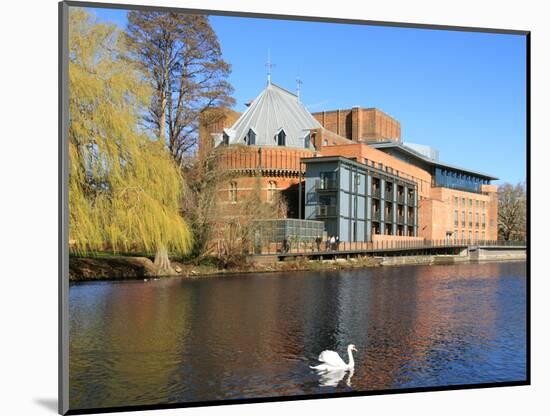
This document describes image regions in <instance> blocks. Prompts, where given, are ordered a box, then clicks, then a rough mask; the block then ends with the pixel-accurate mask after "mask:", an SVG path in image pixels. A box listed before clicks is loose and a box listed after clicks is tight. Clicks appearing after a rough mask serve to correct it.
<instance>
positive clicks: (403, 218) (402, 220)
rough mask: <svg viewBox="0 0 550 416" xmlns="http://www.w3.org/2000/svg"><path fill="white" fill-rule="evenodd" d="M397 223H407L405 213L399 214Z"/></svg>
mask: <svg viewBox="0 0 550 416" xmlns="http://www.w3.org/2000/svg"><path fill="white" fill-rule="evenodd" d="M397 223H398V224H404V223H405V216H404V215H398V216H397Z"/></svg>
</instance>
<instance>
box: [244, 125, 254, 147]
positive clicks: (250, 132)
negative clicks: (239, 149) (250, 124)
mask: <svg viewBox="0 0 550 416" xmlns="http://www.w3.org/2000/svg"><path fill="white" fill-rule="evenodd" d="M244 141H245V143H246V144H247V145H249V146H254V145H255V144H256V133H255V132H254V130H252V129H250V130H248V133H247V134H246V136H245V138H244Z"/></svg>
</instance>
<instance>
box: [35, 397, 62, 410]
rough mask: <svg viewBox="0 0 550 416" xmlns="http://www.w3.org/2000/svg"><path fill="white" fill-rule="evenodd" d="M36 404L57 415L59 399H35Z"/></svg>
mask: <svg viewBox="0 0 550 416" xmlns="http://www.w3.org/2000/svg"><path fill="white" fill-rule="evenodd" d="M34 402H35V403H37V404H39V405H40V406H42V407H44V408H45V409H47V410H50V411H52V412H53V413H57V399H52V398H49V399H34Z"/></svg>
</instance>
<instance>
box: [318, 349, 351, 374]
mask: <svg viewBox="0 0 550 416" xmlns="http://www.w3.org/2000/svg"><path fill="white" fill-rule="evenodd" d="M352 351H357V349H356V348H355V345H353V344H349V345H348V358H349V360H348V363H347V364H346V363H345V362H344V360H342V358H340V356H339V355H338V353H337V352H335V351H329V350H326V351H323V352H322V353H321V354H319V358H318V360H319V361H321V362H322V363H323V364H319V365H316V366H310V368H312V369H314V370H318V371H334V370H352V369H353V368H354V367H355V361H354V360H353V354H352Z"/></svg>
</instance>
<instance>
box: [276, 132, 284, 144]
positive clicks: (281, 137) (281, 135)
mask: <svg viewBox="0 0 550 416" xmlns="http://www.w3.org/2000/svg"><path fill="white" fill-rule="evenodd" d="M275 140H276V141H277V146H286V133H285V131H284V130H283V129H281V130H279V132H278V133H277V135H276V136H275Z"/></svg>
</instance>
